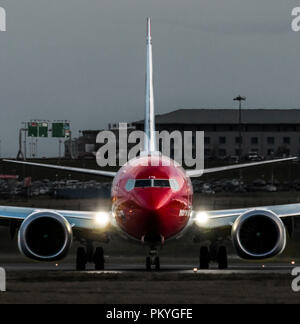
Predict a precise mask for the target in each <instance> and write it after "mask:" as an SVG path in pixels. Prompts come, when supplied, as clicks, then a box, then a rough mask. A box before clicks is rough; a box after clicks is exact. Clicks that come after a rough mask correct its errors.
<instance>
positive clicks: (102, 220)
mask: <svg viewBox="0 0 300 324" xmlns="http://www.w3.org/2000/svg"><path fill="white" fill-rule="evenodd" d="M109 220H110V219H109V214H108V213H106V212H99V213H97V214H96V223H97V224H98V225H99V226H100V227H101V228H105V227H106V226H107V225H108V224H109Z"/></svg>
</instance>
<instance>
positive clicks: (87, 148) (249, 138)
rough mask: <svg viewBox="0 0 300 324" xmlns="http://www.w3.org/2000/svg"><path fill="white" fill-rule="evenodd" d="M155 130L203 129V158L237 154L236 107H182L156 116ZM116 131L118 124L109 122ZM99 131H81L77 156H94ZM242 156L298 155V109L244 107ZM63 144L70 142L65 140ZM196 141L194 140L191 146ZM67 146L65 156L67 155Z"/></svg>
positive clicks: (138, 124)
mask: <svg viewBox="0 0 300 324" xmlns="http://www.w3.org/2000/svg"><path fill="white" fill-rule="evenodd" d="M156 128H157V131H163V130H166V131H169V132H172V131H175V130H179V131H180V132H184V131H193V132H196V131H204V132H205V158H225V157H229V156H239V153H240V152H239V140H240V138H239V116H238V110H237V109H182V110H177V111H174V112H171V113H168V114H163V115H157V116H156ZM109 129H110V130H113V131H114V132H116V135H117V134H118V124H115V125H110V127H109ZM134 129H137V130H143V129H144V122H143V121H138V122H134V123H133V124H132V125H131V127H130V129H129V131H131V130H134ZM99 132H100V131H99V130H98V131H97V130H93V131H83V132H82V137H80V138H79V139H77V140H76V144H73V145H75V146H76V152H78V153H77V156H78V158H87V157H89V156H93V157H94V154H93V153H92V152H96V151H97V150H98V149H99V147H100V145H99V144H96V137H97V134H98V133H99ZM242 134H243V135H242V155H243V156H246V155H248V154H249V153H251V152H256V153H258V154H259V155H260V156H263V157H265V158H272V157H282V156H290V155H292V156H296V155H299V154H300V110H296V109H292V110H288V109H286V110H284V109H281V110H280V109H243V112H242ZM66 145H69V144H67V143H66ZM195 145H196V144H195V143H194V146H195ZM67 152H68V150H67V148H66V156H67V157H68V153H67Z"/></svg>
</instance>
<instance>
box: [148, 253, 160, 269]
mask: <svg viewBox="0 0 300 324" xmlns="http://www.w3.org/2000/svg"><path fill="white" fill-rule="evenodd" d="M152 266H154V268H155V271H160V258H159V256H158V253H157V250H151V251H150V253H149V256H148V257H147V258H146V270H147V271H151V270H152Z"/></svg>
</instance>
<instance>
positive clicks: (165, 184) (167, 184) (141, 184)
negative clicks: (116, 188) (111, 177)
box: [126, 179, 180, 192]
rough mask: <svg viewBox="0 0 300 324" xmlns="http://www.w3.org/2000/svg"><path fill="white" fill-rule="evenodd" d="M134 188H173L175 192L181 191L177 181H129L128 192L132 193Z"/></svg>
mask: <svg viewBox="0 0 300 324" xmlns="http://www.w3.org/2000/svg"><path fill="white" fill-rule="evenodd" d="M134 188H171V189H172V190H173V191H178V190H179V189H180V187H179V184H178V182H177V180H176V179H170V180H168V179H145V180H144V179H138V180H128V182H127V184H126V190H127V191H128V192H129V191H132V190H133V189H134Z"/></svg>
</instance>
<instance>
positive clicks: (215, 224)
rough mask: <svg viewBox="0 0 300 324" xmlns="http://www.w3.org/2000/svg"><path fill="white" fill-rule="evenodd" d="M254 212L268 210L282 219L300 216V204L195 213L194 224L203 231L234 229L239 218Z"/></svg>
mask: <svg viewBox="0 0 300 324" xmlns="http://www.w3.org/2000/svg"><path fill="white" fill-rule="evenodd" d="M252 210H268V211H271V212H273V213H274V214H275V215H277V216H278V217H279V218H281V219H283V220H284V219H285V218H288V217H295V216H300V204H290V205H278V206H266V207H255V208H242V209H230V210H215V211H198V212H194V216H193V218H194V222H195V224H196V225H197V227H198V228H200V229H202V230H217V229H219V228H224V227H230V228H231V227H232V225H233V224H234V222H235V221H236V220H237V218H238V217H240V216H241V215H243V214H245V213H246V212H249V211H252Z"/></svg>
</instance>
